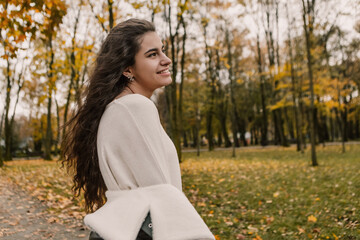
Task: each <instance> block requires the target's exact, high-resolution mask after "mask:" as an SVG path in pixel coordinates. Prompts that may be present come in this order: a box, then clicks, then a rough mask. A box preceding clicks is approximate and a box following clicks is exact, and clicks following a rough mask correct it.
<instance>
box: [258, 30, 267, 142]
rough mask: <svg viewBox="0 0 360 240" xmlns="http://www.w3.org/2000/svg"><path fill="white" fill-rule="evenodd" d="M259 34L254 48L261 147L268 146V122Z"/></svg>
mask: <svg viewBox="0 0 360 240" xmlns="http://www.w3.org/2000/svg"><path fill="white" fill-rule="evenodd" d="M259 38H260V37H259V34H257V37H256V46H257V54H258V58H257V63H258V72H259V77H260V94H261V110H262V115H261V116H262V118H261V120H262V121H261V145H262V146H266V145H268V139H267V132H268V129H267V128H268V121H267V108H266V94H265V79H264V76H263V72H262V60H261V48H260V39H259Z"/></svg>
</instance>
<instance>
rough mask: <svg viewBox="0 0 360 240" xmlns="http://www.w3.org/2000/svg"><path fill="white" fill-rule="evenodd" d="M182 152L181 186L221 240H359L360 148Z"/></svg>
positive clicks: (336, 147)
mask: <svg viewBox="0 0 360 240" xmlns="http://www.w3.org/2000/svg"><path fill="white" fill-rule="evenodd" d="M231 153H232V152H231V150H228V151H214V152H202V153H201V156H200V157H196V154H195V153H184V162H183V163H182V165H181V166H182V176H183V185H184V186H183V187H184V190H185V193H186V195H187V196H188V197H189V199H190V201H191V202H192V203H193V204H194V206H195V207H196V208H197V210H198V211H199V212H200V213H201V215H202V217H203V218H204V220H205V222H206V223H207V224H208V225H209V227H210V228H211V230H212V231H213V233H214V234H216V235H218V238H219V239H243V238H244V237H245V238H246V239H338V238H339V239H360V230H359V227H360V225H359V222H360V215H359V213H360V212H359V210H360V146H358V145H349V146H347V148H346V153H345V154H343V153H341V147H340V146H327V147H325V148H323V147H318V149H317V155H318V161H319V164H320V166H319V167H311V166H310V155H309V154H310V153H309V151H307V152H305V154H301V153H298V152H296V151H295V149H294V148H263V149H239V150H237V152H236V157H235V158H232V157H231Z"/></svg>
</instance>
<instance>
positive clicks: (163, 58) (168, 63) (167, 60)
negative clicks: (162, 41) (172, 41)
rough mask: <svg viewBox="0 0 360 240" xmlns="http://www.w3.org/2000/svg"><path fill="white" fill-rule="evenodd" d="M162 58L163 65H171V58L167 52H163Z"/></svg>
mask: <svg viewBox="0 0 360 240" xmlns="http://www.w3.org/2000/svg"><path fill="white" fill-rule="evenodd" d="M162 56H163V57H162V60H161V65H170V64H171V60H170V58H168V56H166V54H165V53H163V54H162Z"/></svg>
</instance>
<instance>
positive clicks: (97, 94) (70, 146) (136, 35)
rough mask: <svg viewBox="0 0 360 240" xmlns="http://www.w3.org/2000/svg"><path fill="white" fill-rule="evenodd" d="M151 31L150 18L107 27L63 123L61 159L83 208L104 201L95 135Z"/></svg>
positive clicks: (88, 207) (90, 210)
mask: <svg viewBox="0 0 360 240" xmlns="http://www.w3.org/2000/svg"><path fill="white" fill-rule="evenodd" d="M147 32H155V27H154V25H153V24H152V23H151V22H148V21H146V20H139V19H129V20H127V21H124V22H122V23H120V24H118V25H117V26H116V27H114V28H113V29H111V31H110V33H109V35H108V36H107V37H106V39H105V41H104V43H103V44H102V46H101V49H100V52H99V53H98V55H97V58H96V61H95V65H94V68H93V71H92V74H91V75H90V77H89V80H88V86H87V89H86V91H85V100H84V104H83V105H82V106H81V107H79V109H78V110H77V112H76V113H75V115H74V116H73V117H72V118H71V119H70V120H69V121H68V122H67V123H66V124H65V127H67V131H66V134H65V136H64V138H63V141H62V160H61V163H62V165H63V166H66V167H67V168H68V170H70V172H72V173H73V174H74V176H73V183H74V185H73V188H72V189H73V191H74V193H75V195H76V196H79V194H80V193H81V191H84V198H85V209H86V211H87V212H92V211H94V210H96V209H97V208H99V207H101V206H102V205H103V204H104V203H105V192H106V190H107V188H106V186H105V182H104V180H103V178H102V175H101V172H100V168H99V159H98V155H97V148H96V139H97V131H98V127H99V123H100V119H101V116H102V114H103V113H104V111H105V108H106V105H108V104H109V103H110V102H111V101H112V100H113V99H114V98H115V97H116V96H118V95H119V94H120V93H121V92H122V91H123V89H124V88H125V87H126V86H127V84H128V83H129V80H128V78H126V77H125V76H124V75H123V74H122V73H123V72H124V71H125V70H126V68H128V67H130V66H132V65H134V64H135V55H136V53H137V52H138V51H139V50H140V45H141V40H142V36H143V35H144V34H145V33H147Z"/></svg>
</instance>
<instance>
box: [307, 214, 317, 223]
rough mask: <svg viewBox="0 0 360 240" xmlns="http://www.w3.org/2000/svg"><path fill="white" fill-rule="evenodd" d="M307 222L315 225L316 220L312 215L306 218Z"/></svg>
mask: <svg viewBox="0 0 360 240" xmlns="http://www.w3.org/2000/svg"><path fill="white" fill-rule="evenodd" d="M307 220H308V222H312V223H316V222H317V218H316V217H315V216H314V215H310V216H308V219H307Z"/></svg>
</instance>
